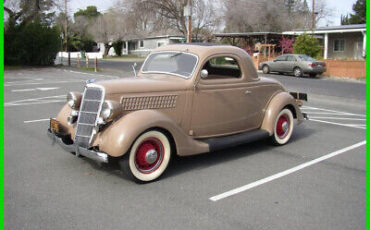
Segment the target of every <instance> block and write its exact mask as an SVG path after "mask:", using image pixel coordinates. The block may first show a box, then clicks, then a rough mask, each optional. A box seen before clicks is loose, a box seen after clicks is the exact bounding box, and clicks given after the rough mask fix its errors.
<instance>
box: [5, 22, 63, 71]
mask: <svg viewBox="0 0 370 230" xmlns="http://www.w3.org/2000/svg"><path fill="white" fill-rule="evenodd" d="M59 34H60V33H59V31H58V30H57V29H56V28H55V27H49V26H48V25H45V24H42V23H40V22H39V21H35V22H31V23H27V24H24V23H21V24H18V25H9V26H8V28H7V30H6V31H5V34H4V51H5V53H4V63H5V65H42V66H44V65H53V64H54V59H55V57H56V54H57V52H58V51H59V50H60V46H61V43H60V36H59Z"/></svg>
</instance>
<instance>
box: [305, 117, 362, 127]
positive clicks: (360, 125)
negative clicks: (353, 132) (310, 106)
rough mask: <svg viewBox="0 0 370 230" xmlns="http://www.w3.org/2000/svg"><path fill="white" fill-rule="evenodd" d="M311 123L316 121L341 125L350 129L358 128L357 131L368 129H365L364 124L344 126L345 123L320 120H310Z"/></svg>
mask: <svg viewBox="0 0 370 230" xmlns="http://www.w3.org/2000/svg"><path fill="white" fill-rule="evenodd" d="M309 120H310V121H316V122H320V123H326V124H331V125H339V126H344V127H350V128H357V129H366V127H363V124H343V123H337V122H331V121H324V120H318V119H312V118H310V119H309Z"/></svg>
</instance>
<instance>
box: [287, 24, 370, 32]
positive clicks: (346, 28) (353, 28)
mask: <svg viewBox="0 0 370 230" xmlns="http://www.w3.org/2000/svg"><path fill="white" fill-rule="evenodd" d="M353 32H366V24H354V25H342V26H327V27H319V28H316V29H315V30H314V31H311V30H293V31H284V32H283V34H284V35H300V34H303V33H310V34H312V33H313V34H329V33H353Z"/></svg>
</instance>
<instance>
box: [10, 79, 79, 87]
mask: <svg viewBox="0 0 370 230" xmlns="http://www.w3.org/2000/svg"><path fill="white" fill-rule="evenodd" d="M75 82H85V81H84V80H71V81H53V82H28V83H27V82H26V83H12V84H4V86H5V87H8V86H19V85H47V84H64V83H75Z"/></svg>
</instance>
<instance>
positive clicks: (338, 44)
mask: <svg viewBox="0 0 370 230" xmlns="http://www.w3.org/2000/svg"><path fill="white" fill-rule="evenodd" d="M344 45H345V41H344V39H335V40H334V51H335V52H343V51H344Z"/></svg>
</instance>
